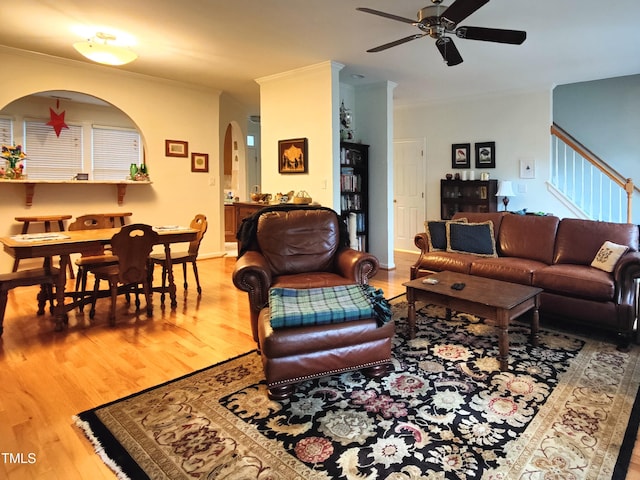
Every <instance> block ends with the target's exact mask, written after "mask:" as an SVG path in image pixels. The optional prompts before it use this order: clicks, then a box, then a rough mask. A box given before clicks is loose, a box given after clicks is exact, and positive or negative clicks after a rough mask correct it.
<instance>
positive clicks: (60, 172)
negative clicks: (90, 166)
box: [24, 120, 83, 180]
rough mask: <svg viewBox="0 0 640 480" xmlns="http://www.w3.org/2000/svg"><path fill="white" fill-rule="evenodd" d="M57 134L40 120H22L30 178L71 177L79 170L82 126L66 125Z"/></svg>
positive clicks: (69, 178)
mask: <svg viewBox="0 0 640 480" xmlns="http://www.w3.org/2000/svg"><path fill="white" fill-rule="evenodd" d="M68 127H69V128H63V129H62V130H61V131H60V136H59V137H58V136H56V132H55V131H54V130H53V127H52V126H51V125H47V124H46V122H44V121H41V120H33V121H32V120H27V121H25V122H24V128H25V141H24V151H25V152H26V153H27V158H26V160H25V162H24V163H25V173H26V174H27V175H29V179H41V180H44V179H46V180H71V178H72V177H73V176H74V175H75V174H76V173H78V172H82V171H83V169H82V127H80V126H78V125H69V124H68Z"/></svg>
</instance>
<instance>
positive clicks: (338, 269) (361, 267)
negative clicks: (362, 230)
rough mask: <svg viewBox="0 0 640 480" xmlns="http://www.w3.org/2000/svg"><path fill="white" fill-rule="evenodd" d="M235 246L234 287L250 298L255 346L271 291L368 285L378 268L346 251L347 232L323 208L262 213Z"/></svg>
mask: <svg viewBox="0 0 640 480" xmlns="http://www.w3.org/2000/svg"><path fill="white" fill-rule="evenodd" d="M238 240H240V250H239V255H240V256H239V258H238V260H237V262H236V266H235V269H234V272H233V283H234V284H235V286H236V287H238V288H239V289H240V290H243V291H245V292H247V293H248V295H249V305H250V309H251V330H252V332H253V338H254V340H255V341H256V342H257V343H259V339H258V316H259V314H260V310H262V309H263V308H264V307H266V306H267V303H268V298H269V289H270V288H271V287H288V288H314V287H329V286H334V285H348V284H353V283H361V284H367V283H368V281H369V278H371V277H373V276H374V275H375V274H376V273H377V272H378V268H379V262H378V259H377V258H376V257H375V256H374V255H371V254H369V253H366V252H360V251H357V250H353V249H351V248H349V247H348V235H347V232H346V226H345V225H344V223H343V222H342V221H341V219H340V217H339V216H338V214H337V213H336V212H335V211H334V210H331V209H329V208H326V207H312V206H308V207H301V206H293V205H283V206H274V207H266V208H264V209H262V210H260V211H258V212H256V213H255V214H254V215H252V216H251V217H249V218H247V219H245V220H244V221H243V223H242V225H241V226H240V229H239V231H238Z"/></svg>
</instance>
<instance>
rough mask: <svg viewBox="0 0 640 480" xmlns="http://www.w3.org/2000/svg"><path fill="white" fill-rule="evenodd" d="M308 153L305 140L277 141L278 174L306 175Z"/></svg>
mask: <svg viewBox="0 0 640 480" xmlns="http://www.w3.org/2000/svg"><path fill="white" fill-rule="evenodd" d="M308 169H309V153H308V149H307V139H306V138H296V139H293V140H279V141H278V172H279V173H307V171H308Z"/></svg>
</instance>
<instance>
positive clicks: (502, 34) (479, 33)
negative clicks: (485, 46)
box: [456, 27, 527, 45]
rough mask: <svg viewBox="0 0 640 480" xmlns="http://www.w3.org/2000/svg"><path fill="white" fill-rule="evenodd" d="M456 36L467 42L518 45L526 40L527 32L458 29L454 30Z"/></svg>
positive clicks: (495, 29)
mask: <svg viewBox="0 0 640 480" xmlns="http://www.w3.org/2000/svg"><path fill="white" fill-rule="evenodd" d="M456 36H457V37H458V38H467V39H469V40H482V41H485V42H497V43H509V44H512V45H520V44H522V42H524V41H525V40H526V38H527V32H523V31H522V30H502V29H500V28H484V27H459V28H458V29H457V30H456Z"/></svg>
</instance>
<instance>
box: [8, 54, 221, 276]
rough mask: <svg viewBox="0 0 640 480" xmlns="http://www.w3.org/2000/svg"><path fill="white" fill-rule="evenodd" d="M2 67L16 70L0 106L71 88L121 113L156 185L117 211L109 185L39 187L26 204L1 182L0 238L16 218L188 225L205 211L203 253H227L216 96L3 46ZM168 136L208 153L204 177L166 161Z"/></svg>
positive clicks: (133, 191)
mask: <svg viewBox="0 0 640 480" xmlns="http://www.w3.org/2000/svg"><path fill="white" fill-rule="evenodd" d="M0 62H1V63H2V64H3V65H11V71H12V72H18V73H16V74H15V75H4V76H3V77H2V80H1V84H2V88H0V108H1V107H3V106H5V105H7V104H8V103H10V102H12V101H13V100H15V99H17V98H20V97H23V96H26V95H30V94H32V93H36V92H40V91H47V90H71V91H79V92H83V93H87V94H90V95H94V96H96V97H99V98H102V99H104V100H106V101H107V102H109V103H111V104H113V105H115V106H116V107H118V108H119V109H121V110H122V111H124V112H125V113H126V114H127V115H128V116H129V117H130V118H131V119H133V121H134V122H135V124H136V126H137V127H138V129H139V130H140V132H141V133H142V136H143V138H144V146H145V152H146V162H147V164H148V166H149V169H150V175H151V180H152V181H153V184H152V185H150V186H144V185H136V186H130V187H129V188H128V190H127V194H126V197H125V199H124V203H123V205H121V206H119V205H118V204H117V201H116V192H115V187H114V186H101V185H91V184H82V185H71V186H62V185H39V186H37V187H36V191H35V196H34V201H33V206H32V207H27V206H25V195H24V187H23V186H22V185H11V184H7V183H1V184H0V206H1V207H0V235H3V236H4V235H11V234H15V233H18V232H19V228H20V226H19V225H18V224H17V223H16V222H15V221H14V217H15V216H18V215H38V214H40V215H45V214H57V213H68V214H71V215H73V216H76V215H81V214H84V213H94V212H100V211H109V212H111V211H117V210H127V211H132V212H133V214H134V215H133V217H132V221H134V222H144V223H149V224H155V225H159V224H167V223H171V224H188V223H189V221H190V220H191V218H193V216H194V215H195V214H196V213H204V214H205V215H207V217H208V218H209V221H210V225H211V226H210V228H209V231H208V233H207V235H206V236H205V239H204V241H203V244H202V246H201V255H202V256H211V255H217V254H220V253H221V252H223V251H224V243H223V240H224V239H223V230H222V228H221V225H222V220H221V218H222V190H221V188H222V186H221V181H220V172H221V166H220V157H219V153H220V142H221V141H220V136H219V135H220V133H219V132H220V127H219V123H220V120H219V118H220V113H219V111H220V105H219V103H220V100H219V97H220V92H218V91H212V90H205V89H202V88H198V87H194V86H190V85H187V84H180V83H175V82H168V81H166V82H165V81H161V80H158V79H156V78H152V77H145V76H142V75H134V74H131V73H128V72H126V71H122V70H119V69H117V68H110V67H102V66H98V65H93V64H87V63H84V62H75V61H67V60H61V59H57V58H52V57H47V56H43V55H33V54H30V53H27V52H21V51H18V50H13V49H6V48H4V47H0ZM52 106H53V107H55V105H53V104H52ZM61 107H62V105H61ZM165 139H173V140H184V141H187V142H189V152H198V153H208V154H209V173H208V174H206V173H192V172H191V163H190V162H191V161H190V158H172V157H165V154H164V153H165V144H164V141H165ZM10 264H11V258H10V257H9V256H8V255H7V254H6V253H4V252H3V253H2V254H1V255H0V271H7V270H8V268H9V265H10Z"/></svg>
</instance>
